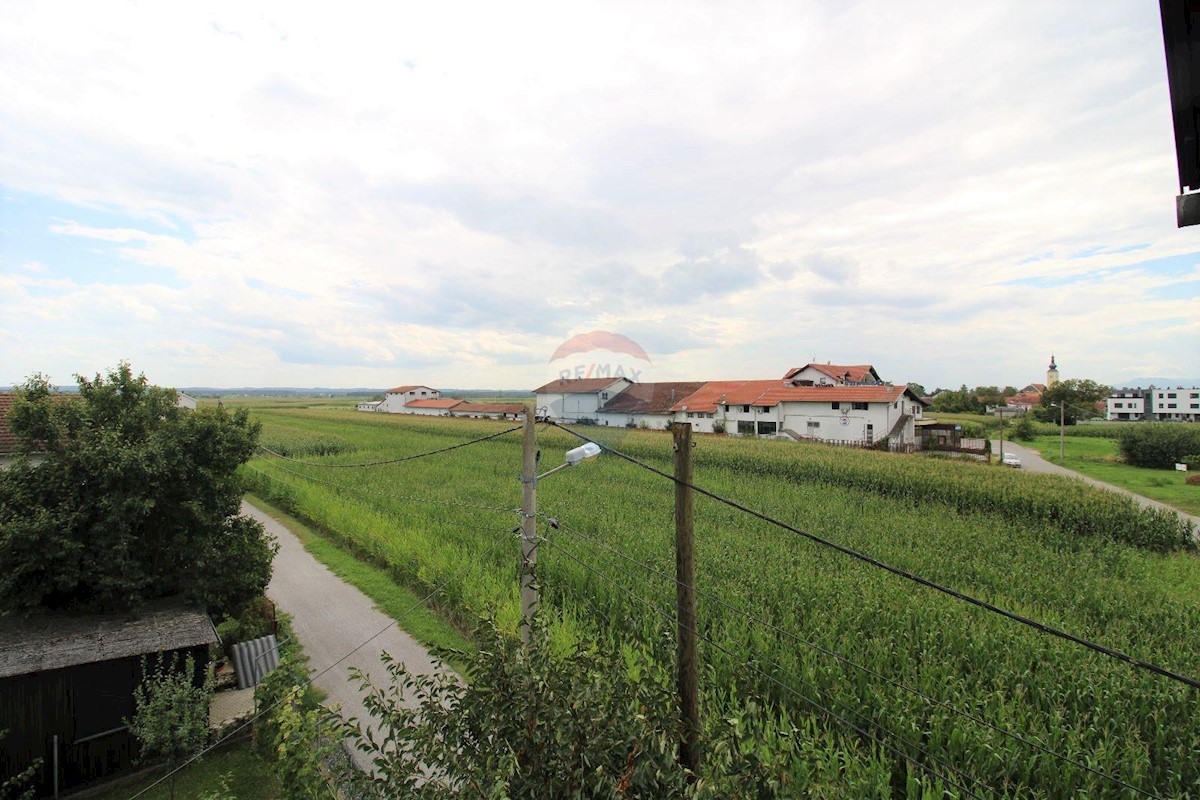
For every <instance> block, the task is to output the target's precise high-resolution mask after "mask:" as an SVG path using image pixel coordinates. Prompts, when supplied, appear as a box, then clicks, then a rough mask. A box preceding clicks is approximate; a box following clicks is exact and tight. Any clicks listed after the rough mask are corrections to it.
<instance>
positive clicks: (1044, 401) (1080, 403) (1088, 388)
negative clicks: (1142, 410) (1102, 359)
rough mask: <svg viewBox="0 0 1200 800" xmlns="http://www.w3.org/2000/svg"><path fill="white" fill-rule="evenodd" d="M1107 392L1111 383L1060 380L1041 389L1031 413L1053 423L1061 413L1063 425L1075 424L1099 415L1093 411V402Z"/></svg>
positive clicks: (1097, 400)
mask: <svg viewBox="0 0 1200 800" xmlns="http://www.w3.org/2000/svg"><path fill="white" fill-rule="evenodd" d="M1110 394H1112V387H1111V386H1106V385H1104V384H1103V383H1097V382H1096V381H1093V380H1090V379H1088V378H1071V379H1070V380H1065V381H1060V382H1059V383H1056V384H1054V385H1053V386H1051V387H1050V388H1048V389H1046V391H1044V392H1042V398H1041V400H1039V401H1038V404H1037V405H1036V406H1034V407H1033V409H1031V412H1032V413H1033V415H1034V417H1035V418H1036V419H1038V420H1040V421H1041V422H1054V423H1057V422H1058V421H1059V414H1060V413H1061V414H1062V422H1063V424H1065V425H1074V424H1075V423H1077V422H1079V421H1080V420H1084V419H1091V418H1093V417H1095V416H1098V415H1099V413H1100V412H1099V411H1098V410H1096V403H1098V402H1100V401H1101V400H1103V399H1105V398H1106V397H1108V396H1109V395H1110ZM1060 405H1061V407H1062V408H1061V411H1060V408H1059V406H1060Z"/></svg>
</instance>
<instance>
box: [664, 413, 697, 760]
mask: <svg viewBox="0 0 1200 800" xmlns="http://www.w3.org/2000/svg"><path fill="white" fill-rule="evenodd" d="M671 435H672V436H673V437H674V440H675V480H676V484H675V581H676V582H675V602H676V606H677V609H676V615H677V618H678V620H679V623H678V626H677V630H678V635H679V650H678V683H679V723H680V728H681V734H682V738H681V740H680V743H679V763H680V764H682V765H683V766H684V767H686V768H687V769H689V770H691V771H692V773H693V774H697V773H699V771H700V702H699V694H700V679H699V675H698V664H697V661H696V592H695V585H696V569H695V562H694V560H693V548H692V543H693V539H694V527H693V524H692V490H691V489H689V488H688V487H687V485H685V484H690V483H691V482H692V426H691V425H690V424H688V423H686V422H676V423H673V424H672V425H671ZM679 481H682V482H683V483H680V482H679Z"/></svg>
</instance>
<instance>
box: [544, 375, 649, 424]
mask: <svg viewBox="0 0 1200 800" xmlns="http://www.w3.org/2000/svg"><path fill="white" fill-rule="evenodd" d="M632 385H633V382H632V381H630V380H629V379H628V378H560V379H558V380H556V381H551V382H550V383H547V384H546V385H545V386H540V387H538V388H537V389H534V390H533V392H534V397H535V398H536V399H535V407H536V408H537V414H538V415H539V416H545V417H547V418H548V419H553V420H558V421H559V422H578V421H579V420H581V419H587V420H596V419H597V415H598V412H599V411H600V406H602V405H604V404H605V403H607V402H608V401H609V400H611V399H612V398H614V397H616V396H617V395H618V394H620V393H621V392H623V391H625V389H627V388H628V387H630V386H632Z"/></svg>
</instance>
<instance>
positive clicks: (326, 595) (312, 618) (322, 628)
mask: <svg viewBox="0 0 1200 800" xmlns="http://www.w3.org/2000/svg"><path fill="white" fill-rule="evenodd" d="M242 513H243V514H246V515H247V516H250V517H253V518H254V519H256V520H258V521H259V522H261V523H262V524H263V527H265V528H266V529H267V532H268V533H270V534H271V535H272V536H274V537H275V538H276V539H278V540H279V554H278V555H276V556H275V564H274V573H273V574H272V576H271V583H270V584H269V585H268V586H267V595H268V596H270V597H271V599H273V600H274V601H275V602H276V603H278V604H279V607H280V608H282V609H283V610H284V611H286V612H287V613H288V614H290V615H291V617H292V628H293V629H294V630H295V632H296V637H297V638H298V639H299V640H300V643H301V644H302V645H303V646H304V652H305V654H306V655H307V656H308V659H309V667H310V668H312V669H313V670H315V671H316V672H322V671H324V670H325V669H326V668H327V667H329V666H330V665H331V664H333V663H335V662H337V661H338V660H339V659H341V658H343V657H345V656H346V655H347V654H348V653H350V651H352V650H354V649H355V648H356V647H359V646H360V645H363V643H364V642H367V640H368V639H370V640H371V641H370V642H367V643H366V644H365V645H364V646H362V647H361V648H360V649H358V650H356V651H355V652H354V653H353V654H351V655H349V657H346V658H345V660H344V661H341V663H339V664H337V666H335V667H333V668H332V669H330V670H329V671H328V672H326V673H325V674H324V675H322V676H321V677H319V678H317V679H316V680H315V681H314V684H315V685H316V686H318V687H320V688H321V689H322V690H323V691H324V692H325V693H326V694H327V695H328V699H327V700H326V704H327V705H330V706H332V705H333V704H334V703H338V704H340V705H341V712H342V716H343V717H345V718H347V719H348V718H350V717H358V718H359V719H366V716H367V714H366V709H365V708H364V707H363V704H362V700H361V699H360V696H359V692H358V686H357V684H355V683H353V682H351V681H350V679H349V669H350V668H351V667H357V668H358V669H359V670H361V671H362V672H364V673H367V674H369V675H370V676H371V680H372V681H375V682H378V683H384V682H386V681H387V680H388V674H387V670H386V668H385V667H384V665H383V664H382V663H381V662H380V660H379V654H380V653H382V652H384V651H387V652H388V653H389V654H391V655H392V656H393V657H394V658H395V659H396V660H397V661H400V662H403V663H404V664H405V666H407V667H408V669H409V671H410V672H413V673H422V674H430V673H432V672H433V671H434V665H433V660H432V659H431V658H430V656H429V652H428V651H427V650H426V649H425V648H424V647H422V646H421V644H420V643H418V642H417V641H416V640H415V639H413V638H412V637H411V636H409V635H408V634H407V633H405V632H404V631H402V630H401V629H400V628H399V626H397V625H395V624H393V622H394V621H393V620H392V618H391V617H388V616H385V615H384V614H383V613H381V612H380V611H378V610H377V609H376V608H375V605H374V603H372V602H371V599H370V598H369V597H367V596H366V595H365V594H363V593H362V592H360V591H359V590H358V589H356V588H354V587H353V586H350V585H349V584H347V583H345V582H344V581H342V579H341V578H339V577H337V576H336V575H334V574H333V573H332V572H330V571H329V570H328V569H326V567H325V565H324V564H322V563H321V562H319V561H317V560H316V559H315V558H313V557H312V556H311V555H310V554H309V553H308V551H307V550H305V549H304V546H303V545H301V544H300V540H299V539H297V538H296V536H295V534H293V533H292V532H291V531H290V530H288V529H287V528H286V527H285V526H284V525H282V524H281V523H279V522H278V521H276V520H275V519H274V518H272V517H271V516H270V515H268V514H267V513H266V512H264V511H262V510H261V509H258V508H256V507H254V506H252V505H250V504H249V503H246V502H243V503H242ZM389 625H390V627H389ZM385 629H386V630H385ZM380 631H384V632H383V633H380ZM376 634H378V635H377V636H376ZM372 636H375V638H374V639H371V637H372ZM351 758H353V759H354V762H355V764H356V765H357V766H358V767H359V769H369V768H370V765H369V763H367V761H366V758H365V757H364V756H363V755H362V754H361V753H358V752H357V751H355V752H353V753H351Z"/></svg>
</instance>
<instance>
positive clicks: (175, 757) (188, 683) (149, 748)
mask: <svg viewBox="0 0 1200 800" xmlns="http://www.w3.org/2000/svg"><path fill="white" fill-rule="evenodd" d="M142 675H143V677H142V682H141V683H140V684H138V685H137V686H136V687H135V688H134V690H133V701H134V706H135V710H134V713H133V717H132V718H131V719H127V720H126V721H125V722H126V724H128V725H129V730H130V731H131V732H132V733H133V735H134V736H135V737H136V738H137V740H138V742H140V743H141V745H142V755H141V758H142V760H144V761H145V760H152V759H158V758H165V759H166V760H167V763H168V764H169V765H170V767H171V768H172V770H174V767H175V765H176V764H177V763H178V762H179V761H180V760H181V759H184V758H188V757H189V756H191V755H192V754H193V753H195V752H197V751H198V750H199V749H200V748H201V747H203V746H204V745H205V743H206V742H207V741H208V706H209V701H210V700H211V698H212V693H213V677H212V672H211V671H209V670H205V675H204V679H203V681H202V682H201V683H200V684H199V685H197V684H196V662H195V660H194V659H193V658H192V657H191V656H190V655H189V656H188V657H187V658H186V659H184V661H183V663H182V664H181V663H180V662H179V661H178V660H177V659H172V660H171V661H169V662H168V661H166V659H164V658H162V657H161V656H160V657H159V658H158V659H156V660H155V663H154V664H153V665H152V666H151V665H150V663H149V662H148V660H147V659H146V658H144V657H143V658H142ZM170 791H171V797H172V798H174V797H175V775H174V774H173V773H172V775H171V778H170Z"/></svg>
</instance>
